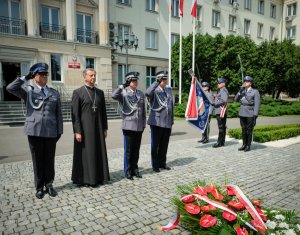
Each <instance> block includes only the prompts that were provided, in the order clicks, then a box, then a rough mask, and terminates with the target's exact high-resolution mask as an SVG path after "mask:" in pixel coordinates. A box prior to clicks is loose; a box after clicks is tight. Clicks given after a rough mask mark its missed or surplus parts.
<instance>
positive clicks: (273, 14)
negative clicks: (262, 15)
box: [270, 4, 276, 19]
mask: <svg viewBox="0 0 300 235" xmlns="http://www.w3.org/2000/svg"><path fill="white" fill-rule="evenodd" d="M270 16H271V17H272V18H274V19H276V5H274V4H271V7H270Z"/></svg>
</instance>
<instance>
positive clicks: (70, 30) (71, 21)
mask: <svg viewBox="0 0 300 235" xmlns="http://www.w3.org/2000/svg"><path fill="white" fill-rule="evenodd" d="M75 16H76V1H74V0H66V34H67V41H72V42H73V41H74V38H75V37H76V31H75V22H76V18H75Z"/></svg>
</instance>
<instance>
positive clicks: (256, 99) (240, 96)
mask: <svg viewBox="0 0 300 235" xmlns="http://www.w3.org/2000/svg"><path fill="white" fill-rule="evenodd" d="M252 84H253V78H252V77H250V76H246V77H245V78H244V84H243V86H242V87H241V89H240V91H239V92H238V93H237V94H236V96H235V97H234V100H235V101H237V102H240V104H241V106H240V112H239V117H240V123H241V127H242V139H243V145H242V147H240V148H239V149H238V150H239V151H245V152H247V151H250V147H251V141H252V133H253V128H254V126H255V124H256V118H257V116H258V110H259V106H260V94H259V92H258V90H256V89H253V88H252Z"/></svg>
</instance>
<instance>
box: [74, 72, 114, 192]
mask: <svg viewBox="0 0 300 235" xmlns="http://www.w3.org/2000/svg"><path fill="white" fill-rule="evenodd" d="M83 78H84V81H85V85H84V86H82V87H80V88H78V89H76V90H74V92H73V95H72V123H73V131H74V154H73V169H72V181H73V183H74V184H77V185H78V186H83V185H88V186H92V187H96V186H98V185H99V184H104V183H106V182H107V181H109V179H110V177H109V169H108V160H107V151H106V143H105V138H106V136H107V129H108V125H107V115H106V107H105V99H104V93H103V91H102V90H100V89H97V88H96V87H95V82H96V71H95V70H94V69H92V68H87V69H85V70H84V71H83Z"/></svg>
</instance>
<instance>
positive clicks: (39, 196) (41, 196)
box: [35, 189, 45, 199]
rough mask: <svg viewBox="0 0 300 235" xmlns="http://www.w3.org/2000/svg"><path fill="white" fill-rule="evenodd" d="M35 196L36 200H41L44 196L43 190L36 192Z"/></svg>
mask: <svg viewBox="0 0 300 235" xmlns="http://www.w3.org/2000/svg"><path fill="white" fill-rule="evenodd" d="M35 196H36V197H37V198H38V199H42V198H43V197H44V196H45V192H44V190H42V189H40V190H37V191H36V193H35Z"/></svg>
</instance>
